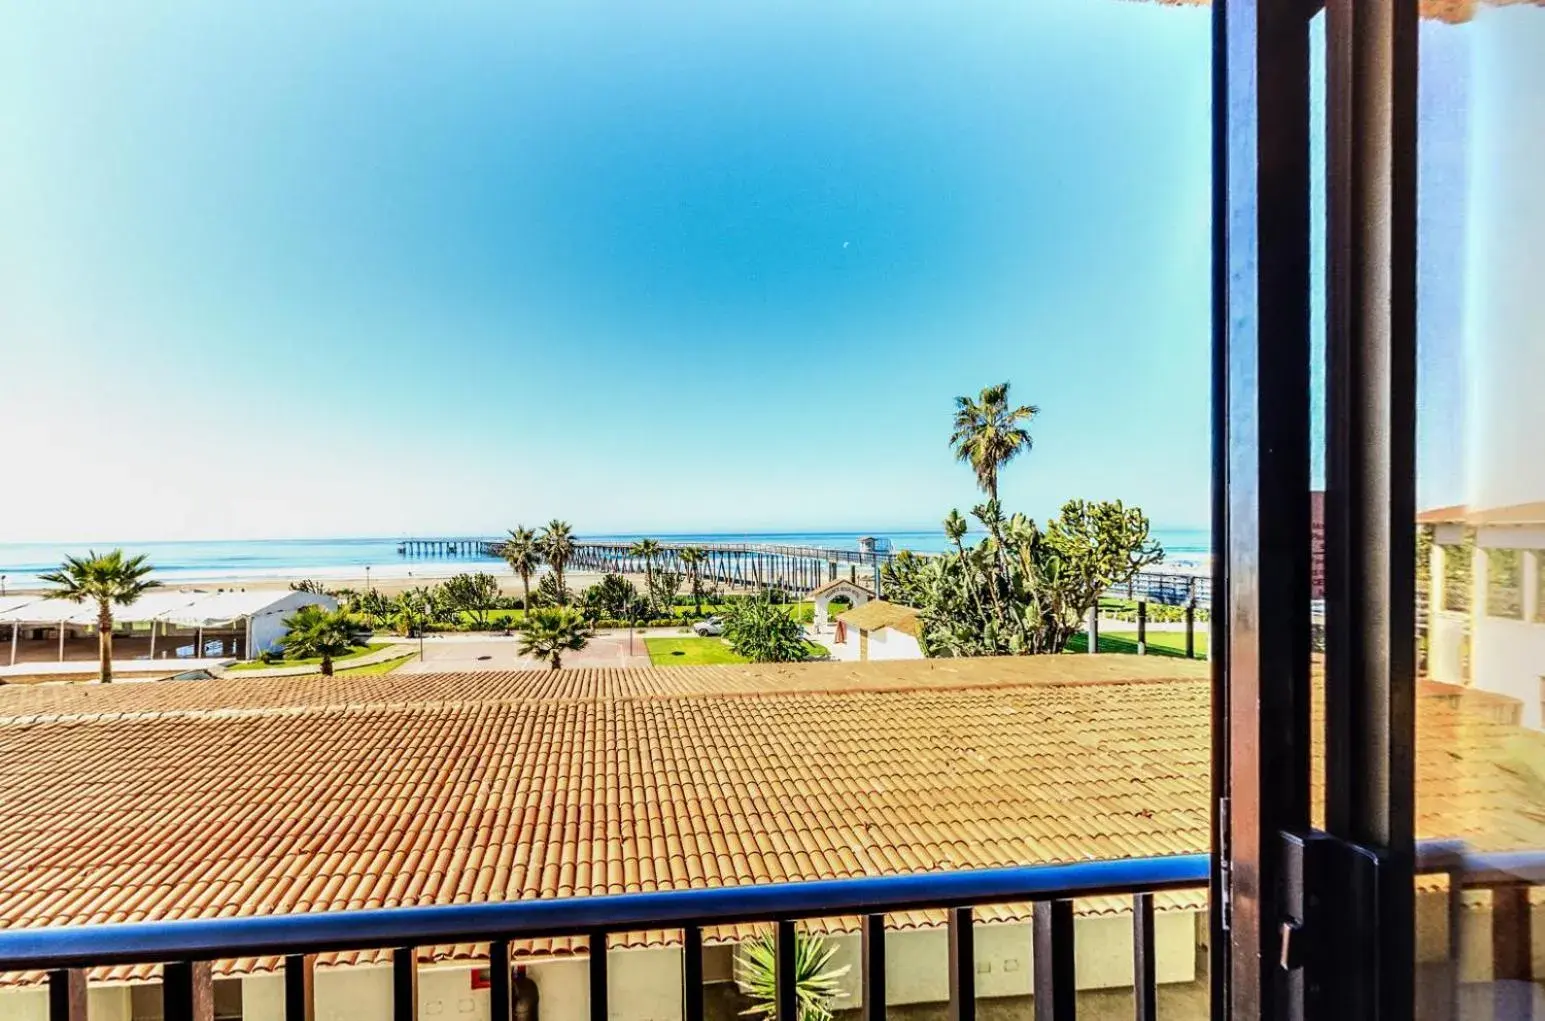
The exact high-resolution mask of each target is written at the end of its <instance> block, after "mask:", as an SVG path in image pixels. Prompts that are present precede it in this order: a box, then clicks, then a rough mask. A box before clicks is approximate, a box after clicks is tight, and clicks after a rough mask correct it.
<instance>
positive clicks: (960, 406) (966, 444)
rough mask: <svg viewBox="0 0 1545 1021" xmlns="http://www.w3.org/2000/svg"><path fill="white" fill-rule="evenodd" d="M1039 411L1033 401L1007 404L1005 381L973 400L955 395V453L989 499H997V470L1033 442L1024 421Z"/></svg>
mask: <svg viewBox="0 0 1545 1021" xmlns="http://www.w3.org/2000/svg"><path fill="white" fill-rule="evenodd" d="M1040 413H1041V409H1040V408H1038V407H1036V406H1035V405H1034V404H1023V405H1020V406H1019V407H1017V408H1010V407H1009V385H1008V384H1007V383H999V384H998V385H997V386H989V387H986V388H984V389H983V390H982V392H981V393H980V394H979V395H978V396H977V398H976V400H972V399H971V398H970V397H957V398H955V431H954V432H953V433H952V434H951V435H950V446H951V447H953V448H954V450H955V457H956V458H958V459H959V460H961V461H965V462H966V463H968V464H970V465H971V469H972V470H973V471H975V472H976V481H977V484H978V485H980V486H981V487H982V490H983V491H984V492H985V493H986V494H987V498H988V499H989V500H997V499H998V470H999V469H1000V468H1002V467H1003V466H1004V465H1005V464H1008V463H1009V462H1010V461H1012V460H1013V459H1014V458H1015V457H1016V456H1018V455H1019V454H1020V453H1021V452H1023V451H1026V450H1029V449H1030V448H1031V446H1032V445H1033V444H1034V442H1035V441H1034V440H1032V439H1031V438H1030V431H1029V430H1028V429H1026V428H1025V425H1026V424H1028V423H1029V422H1030V420H1031V419H1032V418H1034V417H1035V416H1036V415H1038V414H1040Z"/></svg>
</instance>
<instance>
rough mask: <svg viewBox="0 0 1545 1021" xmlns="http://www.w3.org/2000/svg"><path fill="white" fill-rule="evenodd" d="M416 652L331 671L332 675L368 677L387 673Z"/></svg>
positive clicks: (415, 654)
mask: <svg viewBox="0 0 1545 1021" xmlns="http://www.w3.org/2000/svg"><path fill="white" fill-rule="evenodd" d="M417 655H418V653H416V652H410V653H408V654H407V655H406V656H398V657H397V658H396V659H383V660H382V661H381V662H379V663H367V664H366V665H364V666H355V667H349V668H348V669H346V670H337V671H334V672H333V676H334V677H369V676H370V675H372V674H389V673H391V672H392V671H393V670H396V669H397V668H398V667H400V666H402V665H403V664H404V663H406V662H407V661H408V660H410V659H412V658H413V657H415V656H417Z"/></svg>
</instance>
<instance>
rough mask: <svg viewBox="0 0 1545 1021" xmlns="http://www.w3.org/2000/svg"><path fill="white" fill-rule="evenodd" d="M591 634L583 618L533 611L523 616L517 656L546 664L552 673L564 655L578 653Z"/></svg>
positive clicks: (560, 613) (564, 611)
mask: <svg viewBox="0 0 1545 1021" xmlns="http://www.w3.org/2000/svg"><path fill="white" fill-rule="evenodd" d="M592 633H593V632H592V631H591V630H590V625H589V624H587V623H586V622H585V618H583V617H581V616H580V615H579V614H577V613H572V612H570V611H568V610H536V611H534V612H533V613H528V614H527V615H526V620H525V623H524V624H523V625H522V627H521V632H520V654H521V655H522V656H534V657H536V658H537V659H542V660H546V661H547V665H548V666H549V667H550V668H552V669H553V670H557V669H558V668H559V667H561V666H563V654H564V653H565V652H578V651H579V650H580V649H583V648H584V647H585V646H586V645H588V644H590V636H591V634H592Z"/></svg>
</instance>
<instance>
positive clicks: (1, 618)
mask: <svg viewBox="0 0 1545 1021" xmlns="http://www.w3.org/2000/svg"><path fill="white" fill-rule="evenodd" d="M302 606H322V607H324V608H326V609H329V610H331V609H336V608H337V606H338V603H337V600H335V599H333V598H332V597H331V596H324V595H318V594H316V593H312V592H278V591H269V592H260V591H259V592H247V591H243V590H230V591H215V592H200V591H176V590H153V591H150V592H147V593H145V594H144V595H142V596H140V597H139V598H138V599H136V600H135V601H134V602H133V603H131V604H129V605H128V606H121V607H120V606H115V607H114V608H113V619H114V622H115V623H121V624H149V625H150V657H151V658H152V659H154V658H155V646H156V632H157V627H156V625H158V624H159V625H161V630H162V631H163V633H164V629H165V627H166V625H171V626H173V627H183V628H193V629H195V630H196V631H197V633H198V638H197V642H196V645H195V651H196V652H197V653H202V651H203V645H204V642H203V631H204V629H205V628H230V627H235V626H237V625H242V626H244V628H245V632H246V642H245V646H244V648H245V650H246V653H245V654H246V655H248V656H251V655H252V654H253V649H254V648H270V647H272V646H273V645H274V644H275V642H277V640H278V638H279V637H281V636H282V635H283V633H284V627H283V618H284V617H285V616H287V615H289V614H290V613H293V612H294V611H295V610H297V609H299V608H300V607H302ZM96 623H97V608H96V605H95V604H94V603H92V602H89V601H88V602H84V603H76V602H72V601H71V600H68V599H60V598H58V597H57V596H41V595H35V596H7V597H5V598H4V599H3V600H0V627H3V626H4V625H6V624H9V625H10V626H11V665H13V666H14V665H15V663H16V649H17V642H18V636H19V635H20V632H21V628H22V627H23V626H27V627H53V628H57V629H58V631H59V659H60V660H61V661H62V660H63V659H64V636H65V629H66V628H68V627H94V626H95V625H96Z"/></svg>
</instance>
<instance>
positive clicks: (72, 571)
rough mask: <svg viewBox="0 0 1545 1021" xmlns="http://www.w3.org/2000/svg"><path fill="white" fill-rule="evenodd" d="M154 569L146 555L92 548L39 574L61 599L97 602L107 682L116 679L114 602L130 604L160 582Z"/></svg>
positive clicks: (99, 644) (99, 647)
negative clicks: (98, 551) (151, 578)
mask: <svg viewBox="0 0 1545 1021" xmlns="http://www.w3.org/2000/svg"><path fill="white" fill-rule="evenodd" d="M151 570H152V568H151V566H150V565H149V564H147V563H145V558H144V556H143V555H141V556H137V557H126V556H124V555H123V550H121V549H115V550H113V551H112V552H111V553H102V554H98V553H97V552H96V551H95V550H92V551H90V552H88V553H87V554H86V555H85V556H84V557H65V558H64V563H63V564H61V565H60V566H59V570H57V571H50V572H48V573H47V574H42V575H39V576H38V577H39V579H40V580H42V581H46V582H48V583H49V584H50V585H57V586H58V589H57V590H56V591H55V592H54V595H56V596H59V597H60V598H63V599H69V600H71V601H72V602H76V603H84V602H86V601H87V600H88V599H89V600H92V601H94V602H95V603H96V604H97V651H98V654H99V658H100V661H101V673H100V677H101V681H102V683H103V684H110V683H112V680H113V604H114V603H117V604H118V605H119V606H128V605H129V604H130V603H132V602H134V601H135V600H136V599H138V598H139V597H140V596H141V595H143V594H144V593H145V590H146V589H152V588H155V587H156V586H157V585H158V584H160V583H159V582H155V581H151V580H150V578H149V574H150V572H151Z"/></svg>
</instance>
